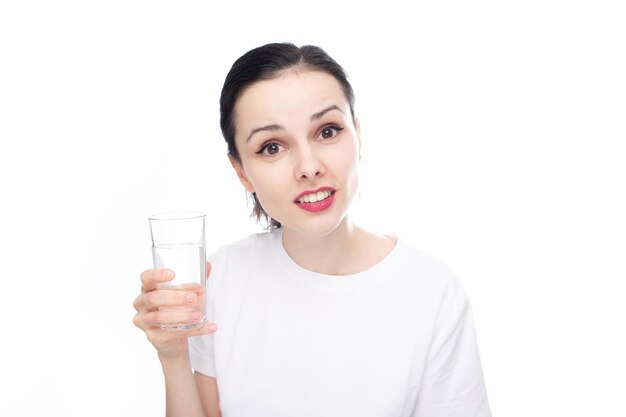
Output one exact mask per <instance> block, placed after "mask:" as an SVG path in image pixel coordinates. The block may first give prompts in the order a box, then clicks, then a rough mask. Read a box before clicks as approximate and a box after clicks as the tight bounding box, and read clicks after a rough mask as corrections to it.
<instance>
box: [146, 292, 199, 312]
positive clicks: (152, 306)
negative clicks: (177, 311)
mask: <svg viewBox="0 0 626 417" xmlns="http://www.w3.org/2000/svg"><path fill="white" fill-rule="evenodd" d="M140 298H141V300H140V303H141V305H140V308H141V307H143V308H145V309H146V310H156V309H157V308H159V307H174V306H192V305H194V304H196V302H197V301H198V294H196V293H195V292H193V291H169V290H154V291H150V292H148V293H145V294H143V295H142V296H140Z"/></svg>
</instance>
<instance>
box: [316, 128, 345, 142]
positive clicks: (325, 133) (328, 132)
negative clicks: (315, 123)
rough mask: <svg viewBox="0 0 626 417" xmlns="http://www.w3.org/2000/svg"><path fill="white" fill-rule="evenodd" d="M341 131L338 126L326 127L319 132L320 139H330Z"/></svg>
mask: <svg viewBox="0 0 626 417" xmlns="http://www.w3.org/2000/svg"><path fill="white" fill-rule="evenodd" d="M342 130H343V128H342V127H339V126H326V127H325V128H323V129H322V131H321V132H320V134H321V136H322V139H331V138H333V137H335V136H336V135H337V133H339V132H341V131H342Z"/></svg>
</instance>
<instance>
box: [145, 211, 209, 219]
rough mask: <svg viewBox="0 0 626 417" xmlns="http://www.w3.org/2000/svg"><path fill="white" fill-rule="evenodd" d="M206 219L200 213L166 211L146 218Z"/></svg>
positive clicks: (204, 215)
mask: <svg viewBox="0 0 626 417" xmlns="http://www.w3.org/2000/svg"><path fill="white" fill-rule="evenodd" d="M201 217H206V214H204V213H202V212H201V211H168V212H163V213H155V214H153V215H151V216H150V217H148V220H191V219H199V218H201Z"/></svg>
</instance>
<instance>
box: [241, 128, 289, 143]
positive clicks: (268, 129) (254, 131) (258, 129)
mask: <svg viewBox="0 0 626 417" xmlns="http://www.w3.org/2000/svg"><path fill="white" fill-rule="evenodd" d="M284 129H285V128H284V127H282V126H281V125H277V124H273V125H267V126H262V127H256V128H254V129H252V131H251V132H250V134H249V135H248V139H246V143H248V141H249V140H250V138H251V137H252V136H253V135H254V134H255V133H258V132H263V131H266V130H267V131H270V132H272V131H275V130H284Z"/></svg>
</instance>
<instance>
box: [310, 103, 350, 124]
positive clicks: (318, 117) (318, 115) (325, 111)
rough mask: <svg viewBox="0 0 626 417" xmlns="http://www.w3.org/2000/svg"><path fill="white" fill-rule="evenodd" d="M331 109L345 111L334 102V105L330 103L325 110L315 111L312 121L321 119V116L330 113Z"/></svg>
mask: <svg viewBox="0 0 626 417" xmlns="http://www.w3.org/2000/svg"><path fill="white" fill-rule="evenodd" d="M331 110H339V111H340V112H342V113H343V110H341V109H340V108H339V107H337V106H336V105H334V104H332V105H330V106H328V107H326V108H325V109H324V110H322V111H319V112H317V113H313V114H312V115H311V121H312V122H314V121H316V120H319V119H321V118H322V116H324V115H325V114H326V113H328V112H329V111H331Z"/></svg>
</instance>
